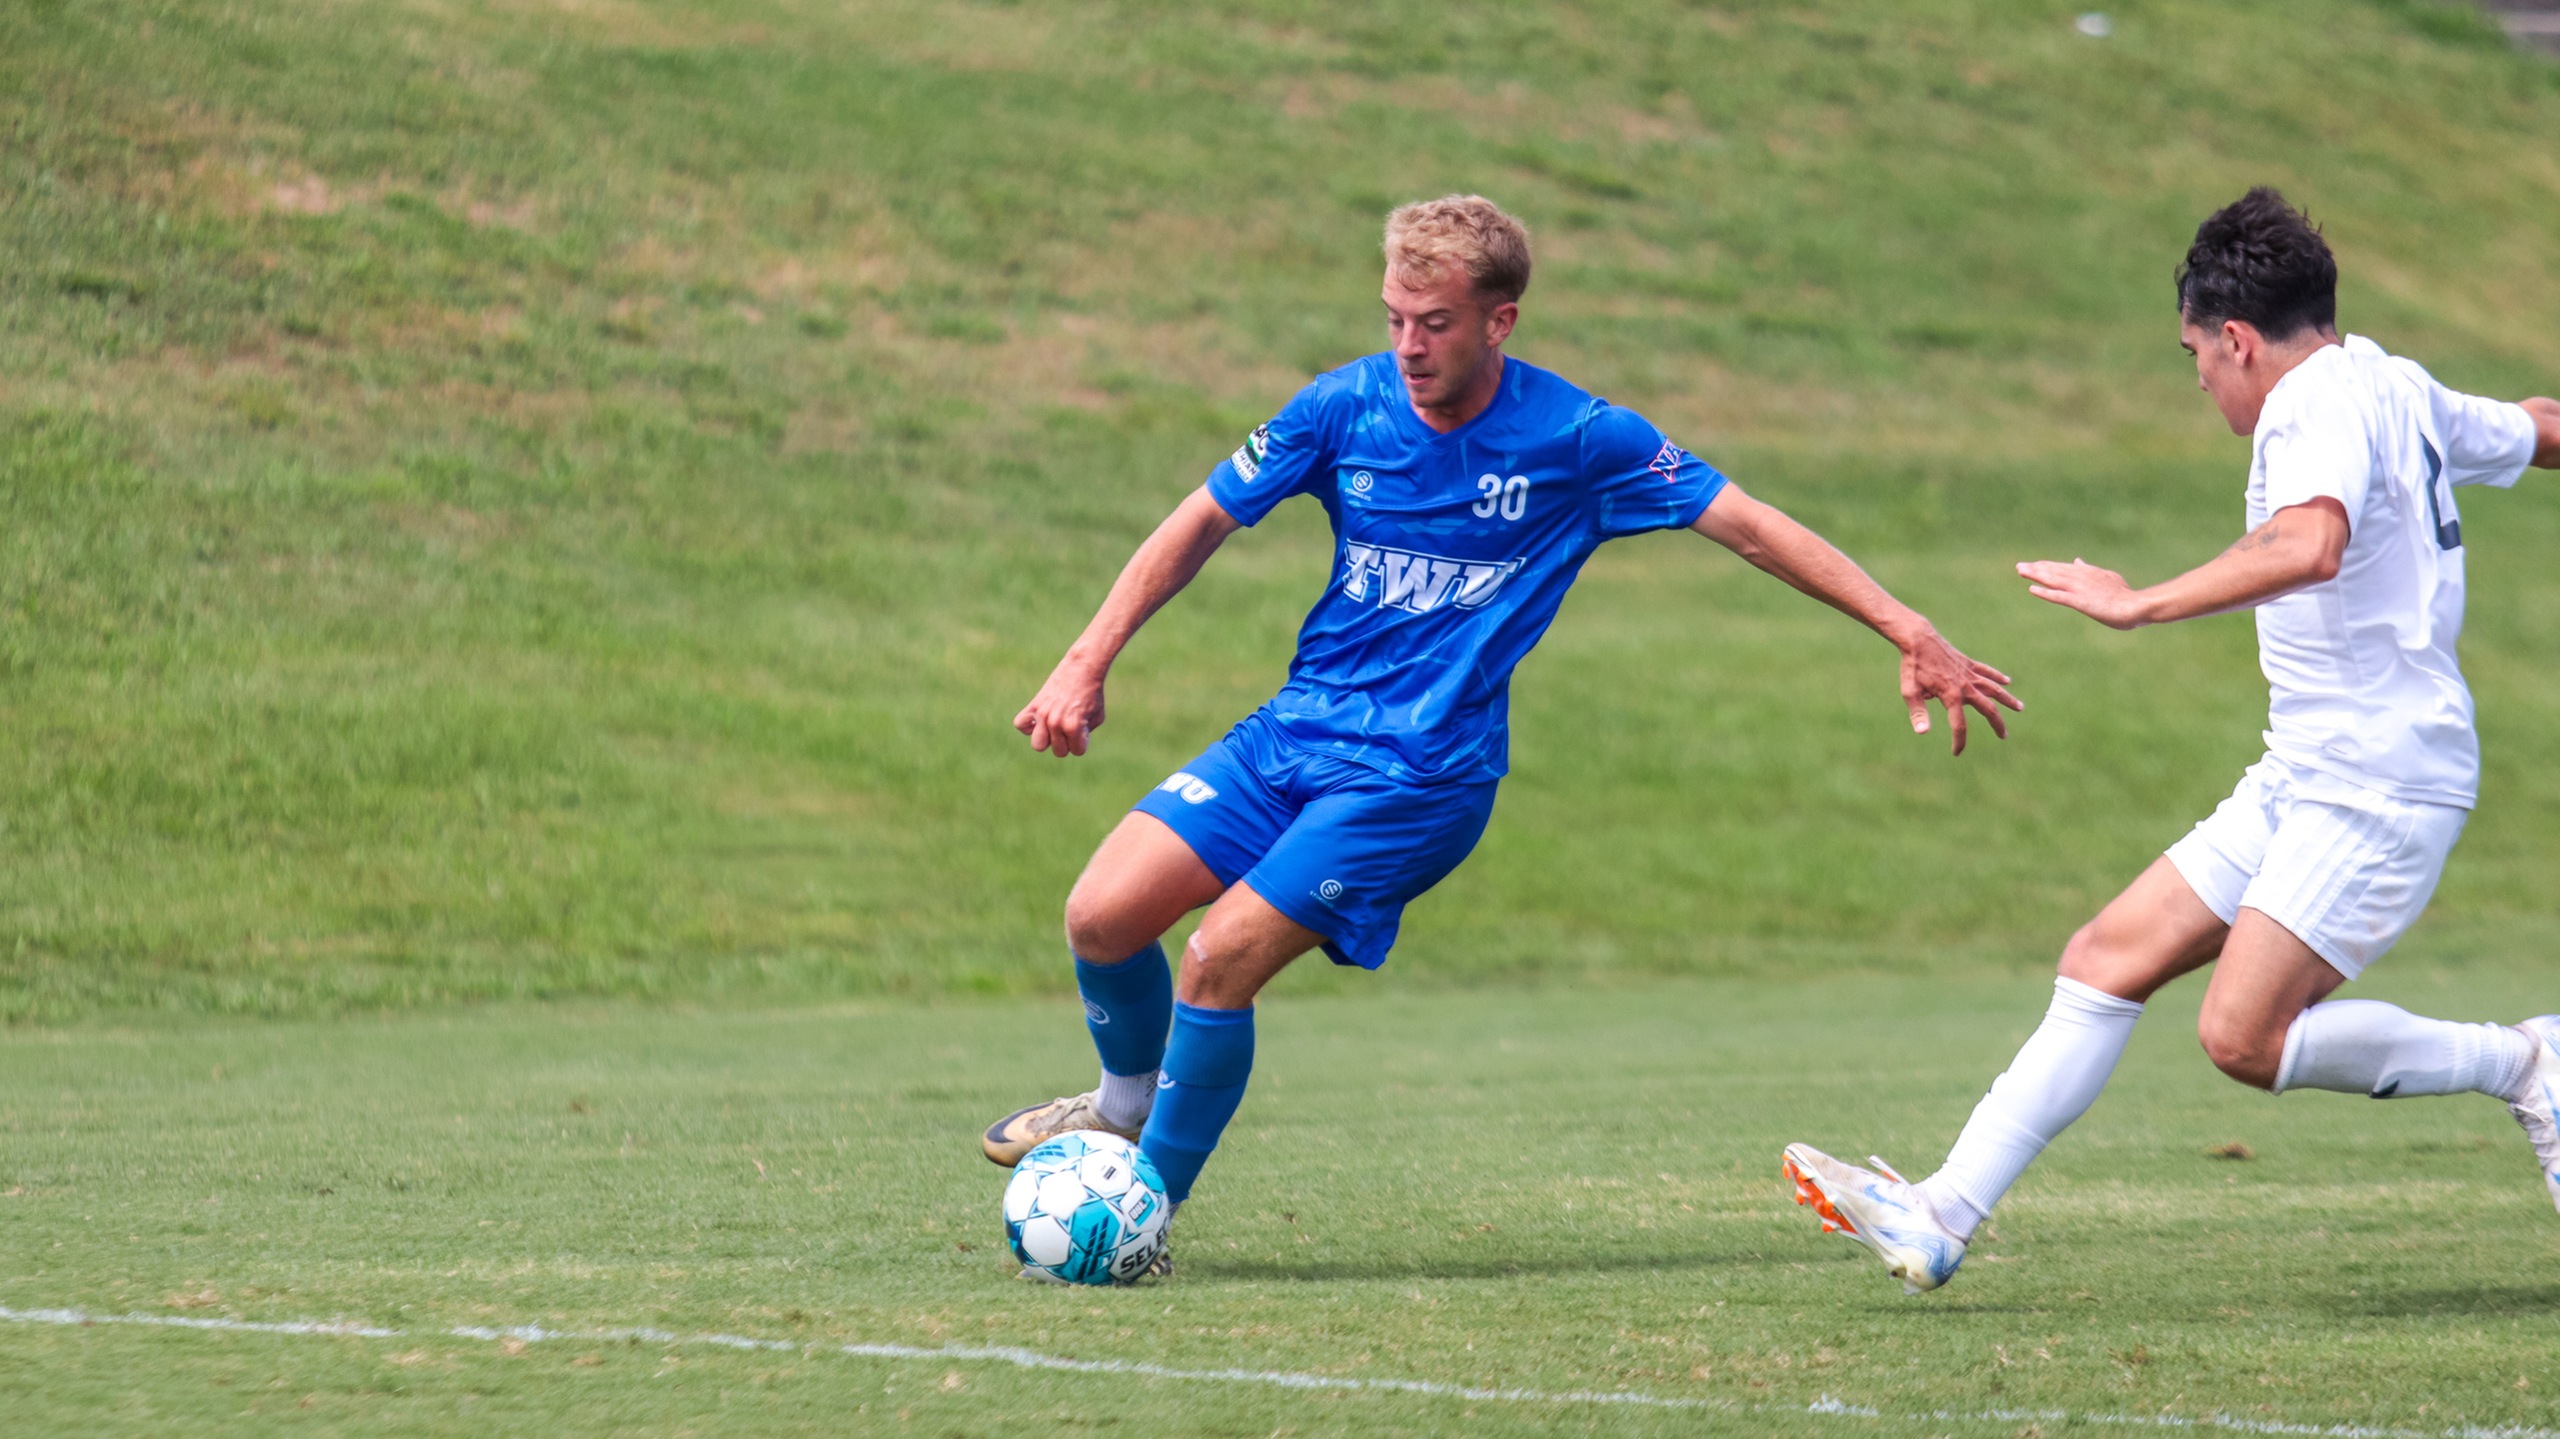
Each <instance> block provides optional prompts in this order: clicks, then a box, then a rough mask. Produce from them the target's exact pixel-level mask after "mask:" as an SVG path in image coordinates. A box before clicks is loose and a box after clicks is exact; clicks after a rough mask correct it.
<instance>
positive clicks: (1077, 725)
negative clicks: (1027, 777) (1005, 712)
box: [1013, 654, 1102, 759]
mask: <svg viewBox="0 0 2560 1439" xmlns="http://www.w3.org/2000/svg"><path fill="white" fill-rule="evenodd" d="M1013 727H1014V728H1015V729H1018V730H1020V731H1022V732H1023V733H1024V734H1027V735H1029V736H1031V748H1032V749H1033V750H1035V751H1037V750H1044V749H1045V750H1047V751H1048V752H1049V753H1051V754H1053V755H1056V756H1057V757H1058V758H1060V759H1065V758H1066V757H1067V756H1069V755H1077V754H1083V753H1084V752H1085V747H1086V746H1088V745H1090V744H1092V743H1093V732H1094V731H1095V730H1098V729H1100V728H1102V672H1101V671H1100V670H1098V669H1095V668H1094V667H1093V666H1092V665H1090V664H1087V663H1086V662H1084V661H1083V660H1080V659H1078V658H1076V657H1075V656H1074V655H1072V654H1070V655H1068V656H1067V657H1066V658H1065V659H1062V660H1060V661H1058V667H1057V668H1056V669H1054V670H1051V671H1049V679H1048V682H1047V683H1045V684H1043V685H1041V686H1040V693H1038V694H1036V695H1033V696H1032V697H1031V703H1029V704H1027V705H1024V706H1023V707H1022V713H1020V714H1018V715H1015V716H1014V717H1013Z"/></svg>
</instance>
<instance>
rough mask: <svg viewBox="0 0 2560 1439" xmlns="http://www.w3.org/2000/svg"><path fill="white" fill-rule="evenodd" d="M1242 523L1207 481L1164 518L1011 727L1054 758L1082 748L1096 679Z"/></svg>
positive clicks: (1092, 716) (1091, 720) (1098, 720)
mask: <svg viewBox="0 0 2560 1439" xmlns="http://www.w3.org/2000/svg"><path fill="white" fill-rule="evenodd" d="M1242 528H1243V526H1241V525H1239V524H1237V523H1236V522H1235V518H1234V517H1233V516H1231V515H1229V514H1228V513H1227V512H1226V511H1225V510H1224V509H1221V508H1220V507H1219V505H1218V502H1217V501H1216V500H1214V499H1211V498H1210V497H1209V487H1208V486H1206V485H1202V486H1201V487H1200V488H1199V489H1196V490H1193V491H1192V492H1191V494H1190V495H1189V497H1187V498H1186V499H1184V500H1183V502H1182V503H1181V504H1179V505H1177V506H1175V507H1174V511H1173V513H1172V514H1170V515H1167V516H1165V520H1164V523H1163V524H1160V525H1158V526H1156V532H1155V533H1154V534H1152V535H1149V536H1147V540H1146V543H1145V544H1142V545H1140V546H1138V552H1137V553H1136V554H1134V555H1131V556H1130V557H1129V563H1128V564H1127V565H1125V566H1123V567H1122V568H1121V571H1120V578H1119V579H1117V580H1114V581H1112V583H1111V593H1110V594H1109V595H1108V596H1107V597H1105V598H1104V600H1103V601H1102V608H1101V609H1100V610H1097V611H1096V612H1095V613H1094V616H1093V622H1092V623H1090V624H1088V625H1086V626H1085V627H1084V633H1083V634H1081V635H1078V636H1077V637H1076V642H1075V643H1074V644H1071V645H1069V646H1067V653H1066V657H1065V658H1063V659H1061V660H1059V661H1058V667H1057V668H1056V669H1053V670H1051V671H1049V678H1048V681H1047V682H1046V683H1044V684H1042V685H1041V686H1040V693H1038V694H1036V695H1033V696H1032V697H1031V703H1029V704H1027V705H1024V706H1023V707H1022V713H1020V714H1018V715H1015V716H1014V717H1013V727H1014V728H1015V729H1018V730H1020V731H1022V732H1023V733H1024V734H1026V735H1029V736H1031V747H1032V748H1033V749H1034V750H1044V749H1045V750H1047V751H1048V752H1049V753H1051V754H1053V755H1056V756H1057V757H1058V758H1060V759H1065V758H1066V757H1067V756H1069V755H1075V754H1083V753H1084V752H1085V747H1086V746H1087V745H1089V744H1091V743H1092V742H1093V732H1094V731H1095V730H1097V729H1099V728H1101V727H1102V682H1103V680H1104V679H1105V678H1107V677H1108V676H1109V675H1110V673H1111V662H1112V661H1113V660H1115V659H1118V658H1119V657H1120V650H1121V647H1122V646H1124V645H1126V644H1128V643H1129V638H1130V636H1132V635H1135V634H1136V633H1137V632H1138V626H1140V625H1143V624H1145V623H1146V622H1147V618H1148V616H1150V615H1153V614H1154V613H1155V612H1156V611H1157V610H1160V609H1162V608H1164V602H1165V601H1167V600H1169V599H1172V598H1173V597H1174V596H1175V595H1177V594H1180V593H1181V592H1182V587H1183V586H1184V585H1187V584H1189V583H1191V577H1192V576H1194V575H1196V574H1198V573H1200V567H1201V566H1202V565H1204V564H1207V563H1208V562H1209V556H1211V555H1213V554H1216V553H1217V552H1218V546H1220V545H1222V544H1225V543H1226V540H1227V536H1229V535H1232V534H1234V533H1235V532H1236V531H1237V530H1239V529H1242Z"/></svg>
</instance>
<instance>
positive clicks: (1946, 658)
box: [1902, 628, 2026, 754]
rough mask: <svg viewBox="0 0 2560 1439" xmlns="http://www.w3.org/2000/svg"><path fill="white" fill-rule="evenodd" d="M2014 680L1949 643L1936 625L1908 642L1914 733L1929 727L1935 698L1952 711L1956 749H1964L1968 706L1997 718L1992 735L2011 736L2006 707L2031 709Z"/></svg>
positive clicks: (1907, 691)
mask: <svg viewBox="0 0 2560 1439" xmlns="http://www.w3.org/2000/svg"><path fill="white" fill-rule="evenodd" d="M2010 683H2011V681H2010V679H2009V677H2008V676H2007V675H2004V674H2002V673H2000V672H1999V671H1998V670H1995V669H1993V668H1992V667H1991V666H1989V665H1987V664H1984V663H1982V662H1981V661H1980V660H1976V659H1972V658H1970V657H1968V656H1967V655H1966V654H1965V653H1964V651H1962V650H1960V649H1957V648H1956V647H1955V646H1954V645H1951V644H1948V643H1947V640H1946V636H1944V635H1941V634H1939V633H1938V632H1937V630H1936V629H1934V628H1931V629H1927V630H1925V631H1924V632H1923V633H1922V634H1921V635H1920V637H1919V638H1917V639H1915V640H1912V641H1910V642H1909V643H1907V644H1905V645H1903V646H1902V702H1903V704H1905V705H1906V706H1908V707H1909V708H1910V710H1911V732H1912V733H1913V734H1927V733H1928V732H1929V701H1931V700H1936V701H1937V702H1938V704H1939V707H1940V708H1942V709H1944V710H1945V711H1946V712H1947V727H1948V728H1949V729H1950V730H1952V731H1953V732H1954V733H1953V736H1952V739H1953V743H1954V746H1955V748H1954V749H1953V750H1952V751H1951V753H1954V754H1963V753H1964V738H1965V734H1964V729H1965V711H1966V710H1967V709H1968V708H1970V709H1976V710H1980V711H1981V712H1982V717H1983V718H1984V719H1985V720H1988V721H1990V723H1991V733H1992V734H1994V735H1996V736H1998V737H1999V738H2001V739H2007V738H2008V737H2009V726H2008V723H2007V721H2005V720H2003V719H2002V718H2001V717H2000V707H2001V706H2004V705H2005V706H2007V707H2008V708H2010V709H2013V710H2024V709H2025V708H2026V706H2025V705H2024V704H2021V703H2020V702H2019V701H2018V697H2017V696H2016V695H2013V694H2011V693H2009V685H2010Z"/></svg>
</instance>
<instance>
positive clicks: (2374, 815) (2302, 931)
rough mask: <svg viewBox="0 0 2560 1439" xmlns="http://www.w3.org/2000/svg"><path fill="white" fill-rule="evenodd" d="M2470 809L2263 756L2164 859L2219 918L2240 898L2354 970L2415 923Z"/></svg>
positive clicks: (2346, 970) (2350, 974) (2336, 964)
mask: <svg viewBox="0 0 2560 1439" xmlns="http://www.w3.org/2000/svg"><path fill="white" fill-rule="evenodd" d="M2469 818H2471V811H2469V810H2467V809H2463V808H2461V807H2460V806H2458V805H2450V804H2423V803H2419V802H2416V801H2412V800H2403V799H2394V798H2392V797H2391V796H2389V795H2387V794H2383V793H2382V792H2380V791H2379V790H2370V789H2366V788H2364V787H2363V786H2361V785H2355V784H2350V783H2348V782H2347V781H2345V780H2342V779H2339V778H2337V777H2336V776H2334V775H2329V774H2324V773H2322V772H2321V771H2319V770H2315V769H2310V768H2307V767H2305V766H2302V765H2297V764H2294V763H2292V762H2291V761H2288V760H2286V759H2284V758H2282V757H2280V756H2278V755H2274V754H2270V755H2268V756H2266V757H2265V758H2263V759H2261V760H2259V761H2258V762H2257V763H2256V764H2253V765H2251V766H2249V772H2248V773H2247V774H2244V775H2242V776H2241V777H2240V787H2239V788H2238V789H2235V790H2233V791H2232V792H2231V798H2229V799H2226V800H2224V801H2223V802H2222V805H2221V807H2220V808H2218V809H2216V810H2215V811H2214V812H2213V813H2212V814H2211V815H2210V816H2208V817H2206V819H2205V821H2204V822H2203V823H2202V824H2199V825H2197V826H2196V827H2195V828H2194V829H2193V830H2191V831H2189V832H2188V834H2187V837H2186V838H2184V839H2182V840H2179V841H2178V842H2177V843H2176V844H2173V845H2171V846H2169V862H2170V863H2171V864H2174V865H2176V866H2177V867H2178V873H2179V874H2181V875H2183V876H2185V878H2186V881H2187V884H2188V886H2189V887H2190V888H2192V889H2194V890H2195V892H2196V897H2197V898H2198V899H2201V900H2203V901H2204V902H2205V906H2206V908H2208V909H2211V910H2212V911H2213V912H2214V913H2215V914H2216V915H2218V916H2220V917H2221V919H2222V922H2223V923H2225V924H2229V923H2231V922H2232V921H2233V920H2235V919H2237V918H2239V916H2240V910H2241V908H2242V906H2244V905H2245V906H2247V907H2248V908H2250V909H2254V910H2256V911H2258V912H2259V913H2261V914H2263V915H2265V916H2266V917H2267V918H2269V919H2272V920H2274V921H2275V922H2276V923H2278V924H2280V925H2283V926H2284V927H2285V928H2286V929H2288V930H2291V931H2292V932H2293V935H2294V937H2295V938H2296V939H2299V940H2301V941H2302V942H2303V943H2304V944H2307V945H2309V946H2310V947H2311V950H2312V952H2313V953H2314V954H2317V955H2319V956H2320V957H2321V958H2322V959H2324V960H2327V961H2328V962H2329V966H2330V967H2331V968H2333V969H2335V970H2337V971H2338V972H2339V973H2340V974H2343V975H2345V976H2346V977H2347V978H2349V979H2353V978H2355V977H2356V976H2357V975H2358V974H2361V973H2363V972H2364V967H2365V966H2366V965H2368V964H2371V963H2373V962H2374V961H2375V960H2377V959H2380V958H2381V957H2382V956H2383V954H2384V952H2385V951H2387V950H2389V949H2390V948H2391V946H2392V945H2393V944H2395V943H2397V942H2398V941H2399V939H2400V936H2401V935H2403V934H2406V933H2407V932H2408V930H2409V926H2410V925H2413V924H2415V923H2417V922H2418V916H2419V915H2420V914H2421V913H2423V912H2424V911H2425V910H2426V907H2427V901H2428V900H2429V899H2430V898H2432V897H2433V896H2434V894H2435V892H2436V880H2437V879H2438V878H2440V877H2441V876H2442V875H2443V874H2444V861H2445V856H2447V855H2449V854H2451V853H2452V852H2453V843H2454V841H2455V840H2458V839H2460V838H2462V825H2463V822H2464V821H2465V820H2468V819H2469Z"/></svg>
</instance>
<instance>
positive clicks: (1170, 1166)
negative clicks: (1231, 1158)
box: [1138, 1003, 1253, 1204]
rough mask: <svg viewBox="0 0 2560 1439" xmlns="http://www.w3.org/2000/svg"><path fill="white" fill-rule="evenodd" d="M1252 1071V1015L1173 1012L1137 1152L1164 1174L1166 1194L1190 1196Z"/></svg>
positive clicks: (1177, 1198) (1190, 1008)
mask: <svg viewBox="0 0 2560 1439" xmlns="http://www.w3.org/2000/svg"><path fill="white" fill-rule="evenodd" d="M1252 1073H1253V1011H1252V1010H1250V1009H1201V1008H1199V1007H1197V1006H1195V1005H1189V1004H1179V1003H1177V1004H1176V1005H1174V1007H1173V1041H1172V1042H1171V1043H1170V1044H1168V1045H1166V1046H1165V1052H1164V1077H1163V1078H1161V1079H1159V1080H1157V1081H1156V1107H1155V1112H1154V1113H1152V1114H1149V1115H1148V1116H1147V1129H1146V1133H1145V1134H1143V1135H1142V1136H1140V1137H1139V1140H1138V1148H1139V1149H1140V1150H1141V1151H1143V1152H1144V1153H1145V1154H1146V1156H1147V1158H1149V1159H1150V1160H1153V1161H1154V1162H1155V1166H1156V1173H1158V1174H1160V1175H1162V1176H1163V1177H1164V1191H1165V1197H1166V1198H1168V1199H1170V1200H1172V1201H1173V1202H1174V1203H1176V1204H1180V1203H1181V1202H1182V1201H1184V1200H1186V1199H1188V1198H1190V1197H1191V1181H1193V1180H1195V1179H1197V1178H1199V1177H1200V1166H1201V1165H1203V1164H1206V1163H1208V1162H1209V1151H1211V1150H1213V1149H1215V1148H1217V1147H1218V1136H1219V1135H1220V1134H1222V1133H1224V1132H1225V1131H1226V1128H1227V1121H1228V1120H1230V1119H1233V1118H1235V1115H1236V1106H1237V1105H1238V1104H1240V1103H1242V1102H1243V1101H1244V1082H1245V1077H1246V1076H1248V1075H1250V1074H1252Z"/></svg>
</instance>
